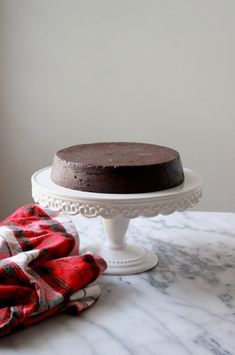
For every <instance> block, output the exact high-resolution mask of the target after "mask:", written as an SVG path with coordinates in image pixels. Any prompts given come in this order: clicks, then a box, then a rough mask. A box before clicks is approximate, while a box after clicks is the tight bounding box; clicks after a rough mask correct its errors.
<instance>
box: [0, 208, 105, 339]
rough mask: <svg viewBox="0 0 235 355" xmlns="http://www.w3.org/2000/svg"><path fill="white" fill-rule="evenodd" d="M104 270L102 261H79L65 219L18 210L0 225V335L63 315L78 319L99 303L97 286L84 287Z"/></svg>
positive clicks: (73, 230) (73, 231) (72, 229)
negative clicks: (68, 314)
mask: <svg viewBox="0 0 235 355" xmlns="http://www.w3.org/2000/svg"><path fill="white" fill-rule="evenodd" d="M105 269H106V263H105V261H104V260H103V259H102V258H101V257H99V256H94V255H92V254H90V253H89V254H84V255H79V236H78V233H77V231H76V228H75V226H74V225H73V222H72V221H71V220H70V219H69V218H68V216H66V215H65V214H64V213H61V212H53V211H50V210H49V209H44V208H42V207H40V206H39V205H26V206H23V207H21V208H19V209H18V210H17V211H16V212H14V213H13V214H12V215H10V216H9V217H8V218H6V219H5V220H4V221H2V222H1V223H0V335H4V334H7V333H10V332H11V331H13V330H15V329H19V328H22V327H25V326H28V325H31V324H34V323H37V322H39V321H41V320H43V319H45V318H47V317H49V316H52V315H53V314H56V313H59V312H61V311H63V310H65V309H67V310H68V311H69V312H70V313H74V314H79V313H80V312H82V311H83V310H85V309H86V308H88V307H90V306H91V305H92V304H93V303H94V302H95V301H96V300H97V299H98V297H99V295H100V290H99V286H88V285H89V284H90V283H92V282H93V281H95V280H96V279H97V277H98V276H99V275H100V274H101V273H102V272H103V271H104V270H105ZM87 286H88V287H87Z"/></svg>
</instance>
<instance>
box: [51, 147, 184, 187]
mask: <svg viewBox="0 0 235 355" xmlns="http://www.w3.org/2000/svg"><path fill="white" fill-rule="evenodd" d="M51 179H52V180H53V181H54V182H55V183H56V184H57V185H60V186H63V187H67V188H69V189H73V190H80V191H90V192H102V193H115V194H129V193H143V192H153V191H160V190H165V189H168V188H171V187H175V186H178V185H180V184H182V183H183V181H184V173H183V167H182V163H181V159H180V155H179V153H178V152H177V151H175V150H174V149H171V148H168V147H163V146H159V145H154V144H145V143H123V142H112V143H92V144H80V145H75V146H72V147H68V148H64V149H62V150H59V151H58V152H57V153H56V155H55V157H54V161H53V166H52V172H51Z"/></svg>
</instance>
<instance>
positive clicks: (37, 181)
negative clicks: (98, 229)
mask: <svg viewBox="0 0 235 355" xmlns="http://www.w3.org/2000/svg"><path fill="white" fill-rule="evenodd" d="M184 174H185V181H184V183H183V184H181V185H179V186H177V187H174V188H171V189H167V190H162V191H157V192H149V193H139V194H109V193H95V192H85V191H77V190H72V189H68V188H65V187H62V186H59V185H56V184H55V183H54V182H53V181H52V180H51V178H50V175H51V167H47V168H44V169H41V170H39V171H37V172H35V173H34V174H33V176H32V178H31V182H32V195H33V198H34V200H35V201H36V202H38V203H39V204H41V205H42V206H48V207H49V208H51V209H52V210H54V211H60V210H61V211H63V212H65V213H66V214H70V215H76V214H82V215H83V216H85V217H96V216H101V217H103V218H113V217H115V216H116V215H122V216H124V217H126V218H136V217H138V216H144V217H153V216H156V215H158V214H159V213H161V214H171V213H173V212H175V211H184V210H186V209H188V208H190V207H193V206H194V205H195V204H196V203H197V202H198V201H199V200H200V198H201V196H202V179H201V176H200V175H199V174H197V173H196V172H194V171H192V170H190V169H187V168H184Z"/></svg>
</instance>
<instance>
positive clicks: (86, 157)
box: [56, 142, 178, 167]
mask: <svg viewBox="0 0 235 355" xmlns="http://www.w3.org/2000/svg"><path fill="white" fill-rule="evenodd" d="M56 156H57V158H59V159H61V160H63V161H65V162H68V163H72V164H78V165H80V166H97V165H99V166H103V167H108V166H140V165H153V164H162V163H166V162H168V161H171V160H173V159H175V158H176V157H177V156H178V152H177V151H176V150H174V149H171V148H168V147H164V146H159V145H155V144H146V143H134V142H103V143H91V144H80V145H74V146H71V147H67V148H64V149H61V150H59V151H58V152H57V153H56Z"/></svg>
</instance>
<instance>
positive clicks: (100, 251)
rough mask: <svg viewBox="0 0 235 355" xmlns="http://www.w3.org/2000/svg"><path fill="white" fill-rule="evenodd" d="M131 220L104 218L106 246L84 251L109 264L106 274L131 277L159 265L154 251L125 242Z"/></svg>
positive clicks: (92, 246) (97, 245) (117, 217)
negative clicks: (97, 256) (98, 256)
mask: <svg viewBox="0 0 235 355" xmlns="http://www.w3.org/2000/svg"><path fill="white" fill-rule="evenodd" d="M129 221H130V219H129V218H126V217H123V216H120V215H119V216H115V217H114V218H111V219H106V218H102V222H103V225H104V229H105V232H106V235H107V236H108V238H107V239H106V242H105V243H104V244H93V245H90V246H89V247H88V248H85V249H83V250H82V253H83V252H86V251H87V252H88V251H91V252H92V253H94V254H97V255H100V256H102V257H103V258H104V260H105V261H106V262H107V265H108V268H107V270H106V271H105V273H106V274H112V275H130V274H136V273H139V272H143V271H147V270H149V269H152V268H153V267H154V266H155V265H157V263H158V258H157V256H156V255H155V254H154V252H153V251H151V250H148V249H145V248H144V247H141V246H137V245H130V244H128V243H126V242H124V238H125V234H126V231H127V229H128V225H129Z"/></svg>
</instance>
